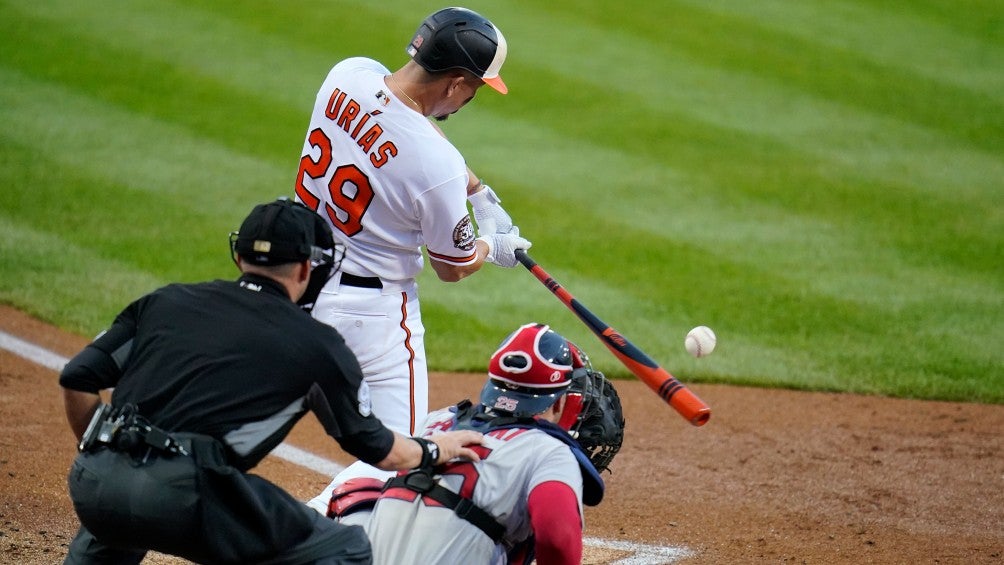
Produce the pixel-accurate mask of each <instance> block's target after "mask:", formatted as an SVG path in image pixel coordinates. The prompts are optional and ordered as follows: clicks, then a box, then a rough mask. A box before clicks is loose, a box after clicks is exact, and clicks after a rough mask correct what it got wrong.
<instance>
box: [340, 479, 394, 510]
mask: <svg viewBox="0 0 1004 565" xmlns="http://www.w3.org/2000/svg"><path fill="white" fill-rule="evenodd" d="M383 485H384V481H381V480H380V479H373V478H369V477H356V478H354V479H349V480H347V481H345V482H344V483H342V484H340V485H338V487H336V488H335V490H334V491H333V492H332V493H331V500H330V501H329V502H328V518H341V517H342V516H347V515H349V514H352V513H353V512H356V511H359V510H368V509H371V508H373V506H374V505H376V501H377V499H378V498H380V492H381V491H383Z"/></svg>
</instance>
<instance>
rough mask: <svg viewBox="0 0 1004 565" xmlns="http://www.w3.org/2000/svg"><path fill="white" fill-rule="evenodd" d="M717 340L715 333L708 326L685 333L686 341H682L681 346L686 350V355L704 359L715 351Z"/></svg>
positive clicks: (698, 327)
mask: <svg viewBox="0 0 1004 565" xmlns="http://www.w3.org/2000/svg"><path fill="white" fill-rule="evenodd" d="M717 341H718V338H717V337H715V332H713V331H711V328H709V327H708V326H697V327H696V328H694V329H692V330H690V331H689V332H687V339H685V340H684V341H683V346H684V347H686V348H687V353H689V354H691V355H693V356H694V357H706V356H708V355H711V352H712V351H714V350H715V343H716V342H717Z"/></svg>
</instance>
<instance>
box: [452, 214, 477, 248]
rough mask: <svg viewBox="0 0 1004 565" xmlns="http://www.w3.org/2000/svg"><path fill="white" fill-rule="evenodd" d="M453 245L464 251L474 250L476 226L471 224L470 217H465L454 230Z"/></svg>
mask: <svg viewBox="0 0 1004 565" xmlns="http://www.w3.org/2000/svg"><path fill="white" fill-rule="evenodd" d="M453 245H454V246H455V247H456V248H457V249H463V250H464V251H470V250H471V249H474V224H472V223H471V217H470V216H464V219H462V220H460V221H459V222H458V223H457V227H455V228H453Z"/></svg>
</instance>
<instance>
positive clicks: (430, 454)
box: [411, 437, 439, 469]
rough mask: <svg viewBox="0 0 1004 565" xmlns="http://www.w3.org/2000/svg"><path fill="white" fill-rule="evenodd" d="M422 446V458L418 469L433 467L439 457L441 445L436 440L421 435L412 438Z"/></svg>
mask: <svg viewBox="0 0 1004 565" xmlns="http://www.w3.org/2000/svg"><path fill="white" fill-rule="evenodd" d="M411 439H413V440H415V442H416V443H418V446H419V447H421V448H422V460H421V461H420V462H419V464H418V467H416V469H431V468H433V467H435V466H436V461H437V460H438V459H439V446H438V445H436V443H435V442H432V441H429V440H427V439H424V438H420V437H413V438H411Z"/></svg>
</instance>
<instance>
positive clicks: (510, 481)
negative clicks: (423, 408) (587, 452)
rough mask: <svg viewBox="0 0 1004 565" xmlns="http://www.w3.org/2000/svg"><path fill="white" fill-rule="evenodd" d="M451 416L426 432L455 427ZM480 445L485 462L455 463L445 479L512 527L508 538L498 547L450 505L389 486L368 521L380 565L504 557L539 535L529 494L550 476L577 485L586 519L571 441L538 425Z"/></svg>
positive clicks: (492, 436)
mask: <svg viewBox="0 0 1004 565" xmlns="http://www.w3.org/2000/svg"><path fill="white" fill-rule="evenodd" d="M453 417H454V413H453V412H451V411H449V410H440V411H438V412H433V413H431V414H430V415H429V418H428V419H427V420H426V434H425V435H426V437H428V435H429V434H430V433H431V432H432V431H434V430H446V429H449V428H450V427H451V426H452V423H453ZM476 449H479V450H480V451H479V454H480V456H481V458H482V460H481V461H479V462H476V463H473V462H454V463H451V464H449V465H448V466H447V467H446V471H445V473H444V475H443V478H442V479H441V481H440V484H442V485H444V486H446V487H447V488H448V489H450V490H452V491H454V492H457V493H460V494H461V495H462V496H464V497H470V498H471V499H472V500H473V502H474V503H475V504H476V505H477V506H479V507H481V508H482V509H483V510H485V511H487V512H488V513H489V514H491V515H492V516H494V517H495V518H496V519H498V520H499V522H500V523H502V524H503V525H504V526H505V529H506V533H505V537H504V538H503V543H502V544H500V545H496V544H495V543H494V542H493V541H492V540H491V539H490V538H489V537H488V536H487V535H486V534H485V533H484V532H482V531H481V530H480V529H478V527H477V526H475V525H473V524H471V523H470V522H468V521H466V520H464V519H463V518H460V517H459V516H457V515H456V514H455V513H454V512H453V510H451V509H448V508H444V507H442V506H434V505H430V504H429V503H427V502H426V501H424V500H423V499H421V498H418V497H417V496H416V495H415V493H413V492H411V491H409V490H407V489H390V490H388V491H386V492H385V493H384V497H383V498H381V499H380V500H379V502H378V503H377V505H376V507H375V508H374V510H373V512H372V513H371V514H370V517H369V521H368V522H367V523H366V524H365V528H366V533H367V534H368V535H369V538H370V541H371V543H372V546H373V562H374V564H376V565H382V564H386V565H390V564H395V565H396V564H400V563H423V564H436V563H439V564H443V565H447V564H449V565H454V564H456V563H459V562H463V563H472V564H475V563H477V564H481V563H486V564H487V563H493V564H494V563H505V562H506V556H505V551H506V549H505V547H503V546H504V545H508V546H513V545H517V544H518V543H520V542H522V541H524V540H526V539H527V538H529V536H530V535H531V534H532V533H533V531H532V528H531V524H530V515H529V513H528V511H527V498H528V497H529V494H530V491H531V490H533V488H534V487H536V486H537V485H539V484H541V483H544V482H547V481H558V482H562V483H565V484H567V485H569V486H570V487H571V488H572V489H573V490H574V491H575V494H576V498H577V499H578V500H579V517H580V518H579V519H580V520H581V516H582V474H581V471H580V469H579V464H578V463H577V462H576V459H575V456H574V455H572V452H571V450H570V448H569V447H568V445H566V444H564V443H562V442H561V441H560V440H558V439H556V438H554V437H551V436H549V435H548V434H547V433H545V432H543V431H540V430H536V429H504V430H496V431H493V432H490V433H489V434H487V435H486V436H485V439H484V445H483V446H481V447H478V448H476ZM389 496H390V497H389ZM433 504H435V503H433Z"/></svg>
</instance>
